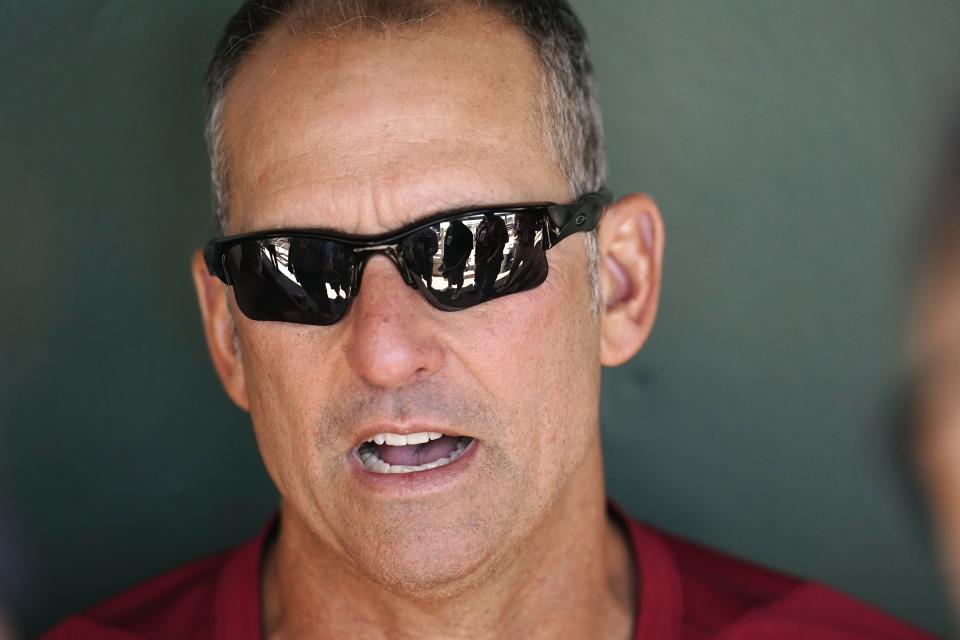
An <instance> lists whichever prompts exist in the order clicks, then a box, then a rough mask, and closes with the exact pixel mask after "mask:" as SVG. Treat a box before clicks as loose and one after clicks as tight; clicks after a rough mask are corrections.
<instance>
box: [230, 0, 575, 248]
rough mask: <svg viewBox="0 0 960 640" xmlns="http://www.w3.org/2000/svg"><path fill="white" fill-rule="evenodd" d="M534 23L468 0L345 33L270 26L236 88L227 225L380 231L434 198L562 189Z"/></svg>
mask: <svg viewBox="0 0 960 640" xmlns="http://www.w3.org/2000/svg"><path fill="white" fill-rule="evenodd" d="M539 83H540V75H539V67H538V65H537V62H536V58H535V55H534V53H533V52H532V50H531V48H530V46H529V43H528V41H527V39H526V37H525V36H524V35H523V34H522V33H521V32H520V31H519V30H517V29H515V28H513V27H512V26H509V25H507V24H506V23H505V22H503V21H502V20H500V19H497V18H495V17H492V16H491V15H489V14H485V13H481V12H478V11H473V12H466V11H460V12H458V13H452V14H449V15H446V16H444V17H440V18H433V19H430V20H428V21H427V22H426V23H424V25H423V26H422V27H405V28H400V29H392V30H390V31H388V32H386V33H379V32H378V33H373V34H363V33H359V34H358V33H345V34H342V35H339V36H336V37H333V36H329V35H328V36H324V37H315V36H310V35H298V36H291V35H290V32H289V30H288V29H286V28H284V27H282V26H280V27H278V28H275V29H273V30H272V31H271V32H270V33H269V34H267V36H266V37H265V40H264V41H263V42H262V43H260V45H258V46H257V47H256V48H255V50H254V51H253V53H252V55H251V56H250V57H249V58H248V59H247V60H246V61H245V62H244V63H243V65H242V67H241V68H240V70H239V71H238V73H237V75H236V76H235V77H234V79H233V80H232V81H231V83H230V85H229V86H228V88H227V92H226V96H225V106H224V130H225V137H224V141H225V146H226V154H227V162H228V166H229V170H228V192H229V195H228V203H229V215H230V232H231V233H237V232H243V231H252V230H257V229H265V228H277V227H285V226H286V227H293V226H299V227H323V228H332V229H339V230H343V231H346V232H351V233H379V232H382V231H386V230H390V229H394V228H397V227H398V226H401V225H402V224H405V223H408V222H410V221H412V220H414V219H417V218H420V217H423V216H424V215H428V214H430V213H433V212H435V211H438V210H443V209H447V208H456V207H462V206H470V205H473V204H486V203H494V202H496V203H505V202H521V201H535V200H541V201H542V200H553V199H559V198H564V197H565V195H566V194H565V192H566V183H565V181H564V180H563V178H562V176H561V174H560V172H559V169H558V168H557V167H556V165H555V163H553V162H552V161H551V160H550V156H549V153H548V152H547V150H546V145H545V142H544V136H543V135H542V126H541V124H540V110H539Z"/></svg>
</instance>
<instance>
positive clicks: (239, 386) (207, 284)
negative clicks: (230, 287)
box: [191, 249, 250, 411]
mask: <svg viewBox="0 0 960 640" xmlns="http://www.w3.org/2000/svg"><path fill="white" fill-rule="evenodd" d="M191 272H192V275H193V284H194V287H195V289H196V292H197V302H198V303H199V305H200V314H201V316H202V317H203V331H204V335H205V336H206V339H207V347H208V349H209V350H210V358H211V360H212V361H213V368H214V370H215V371H216V372H217V376H218V377H219V378H220V382H221V383H222V384H223V388H224V390H225V391H226V392H227V395H228V396H230V399H231V400H233V402H234V403H235V404H236V405H237V406H238V407H240V408H241V409H243V410H244V411H248V410H249V406H250V405H249V402H248V400H247V390H246V382H245V378H244V371H243V362H242V360H241V358H240V354H239V353H237V351H236V349H235V348H234V327H233V321H232V319H231V317H230V309H229V308H228V307H227V288H226V285H224V284H223V283H222V282H220V280H218V279H217V278H216V277H214V276H211V275H210V274H209V273H207V267H206V264H205V263H204V261H203V251H202V250H200V249H198V250H197V251H195V252H194V254H193V258H192V260H191Z"/></svg>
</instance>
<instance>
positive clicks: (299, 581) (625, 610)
mask: <svg viewBox="0 0 960 640" xmlns="http://www.w3.org/2000/svg"><path fill="white" fill-rule="evenodd" d="M281 514H282V516H281V528H280V533H279V535H278V537H277V540H276V542H275V544H274V545H273V547H272V548H271V549H270V550H269V551H268V552H267V555H266V559H265V563H264V572H263V585H262V587H263V591H262V593H263V620H264V628H265V637H266V638H271V639H278V638H299V637H330V638H344V637H350V638H362V639H367V638H370V639H373V638H398V639H406V638H424V639H432V638H438V639H439V638H445V639H456V638H467V637H469V638H475V639H484V638H491V639H492V638H504V637H508V638H512V637H538V638H553V637H568V638H569V637H574V638H628V637H629V634H630V629H631V626H632V621H633V615H634V612H633V608H634V602H635V597H634V592H635V587H634V583H633V567H632V561H631V556H630V550H629V547H628V543H627V540H626V538H625V535H624V534H623V532H621V531H620V528H619V526H618V525H616V524H615V523H614V522H613V521H611V520H610V519H609V518H608V516H607V511H606V498H605V493H604V486H603V472H602V463H601V459H600V446H599V439H598V440H597V443H596V445H595V446H594V447H592V448H591V451H590V453H589V454H588V455H587V456H586V458H585V459H584V461H583V463H582V464H581V466H580V467H579V468H578V470H577V471H576V472H575V473H574V474H573V476H572V477H571V478H570V481H569V482H568V483H567V485H566V487H565V488H564V489H563V491H562V492H561V494H560V496H559V497H558V499H557V501H556V502H555V503H554V505H553V507H552V509H551V510H550V511H549V512H548V513H547V514H546V517H545V518H544V519H543V520H542V522H541V523H540V524H539V525H538V526H537V527H536V528H535V529H534V531H533V532H532V533H531V535H530V536H528V537H527V538H526V540H524V541H523V542H522V543H521V544H520V545H518V548H516V549H514V550H513V552H512V553H510V554H509V557H510V563H509V566H508V567H506V568H505V569H504V570H502V571H497V572H492V573H493V575H492V576H491V577H489V578H488V579H486V580H483V581H477V582H474V583H473V584H471V585H470V586H469V587H468V588H467V589H466V590H452V591H458V594H457V595H456V596H453V597H440V598H437V597H431V598H422V597H417V595H416V594H407V593H396V592H394V591H390V590H387V589H385V588H384V587H383V586H382V585H379V584H378V583H376V582H374V581H372V580H370V578H369V577H367V576H365V575H363V574H361V573H359V572H358V571H357V570H356V568H355V566H354V565H353V564H351V563H350V562H349V560H348V559H346V558H343V557H340V556H338V555H337V554H336V553H334V552H333V550H332V549H331V548H330V547H329V546H327V545H325V544H323V543H322V542H319V541H318V540H317V539H316V538H315V536H313V535H311V534H310V532H309V531H308V530H307V528H306V526H305V523H304V522H303V521H302V520H301V519H299V518H298V517H297V515H296V514H295V513H294V512H293V511H292V510H291V509H288V508H283V507H281ZM320 634H322V635H320Z"/></svg>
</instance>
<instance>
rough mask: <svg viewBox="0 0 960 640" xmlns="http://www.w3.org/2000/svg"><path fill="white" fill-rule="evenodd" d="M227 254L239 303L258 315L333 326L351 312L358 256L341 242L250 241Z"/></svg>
mask: <svg viewBox="0 0 960 640" xmlns="http://www.w3.org/2000/svg"><path fill="white" fill-rule="evenodd" d="M227 255H228V259H229V264H230V273H231V276H232V278H233V289H234V293H235V295H236V298H237V305H238V306H239V307H240V310H241V311H243V313H244V315H246V316H247V317H248V318H251V319H252V320H273V321H278V322H295V323H299V324H315V325H329V324H333V323H334V322H337V321H338V320H339V319H340V318H342V317H343V316H344V314H345V313H346V312H347V308H348V307H349V304H350V298H351V296H352V294H353V290H352V273H353V266H354V260H355V258H354V255H353V252H352V251H350V250H349V249H348V248H345V247H343V246H342V245H340V244H339V243H336V242H330V241H326V240H319V239H316V238H298V237H284V238H270V239H264V240H250V241H247V242H242V243H240V244H237V245H234V246H233V247H231V248H230V249H229V250H228V252H227Z"/></svg>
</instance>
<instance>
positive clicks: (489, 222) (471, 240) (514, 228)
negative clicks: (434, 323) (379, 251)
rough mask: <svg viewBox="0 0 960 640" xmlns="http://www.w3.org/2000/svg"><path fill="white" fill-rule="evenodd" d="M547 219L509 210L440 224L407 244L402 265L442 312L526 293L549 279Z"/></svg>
mask: <svg viewBox="0 0 960 640" xmlns="http://www.w3.org/2000/svg"><path fill="white" fill-rule="evenodd" d="M543 220H544V216H543V214H542V213H539V212H529V213H528V212H523V213H510V212H505V213H497V214H486V215H473V216H466V217H463V218H459V219H455V220H452V221H449V222H441V223H440V224H438V225H435V226H433V227H429V228H426V229H423V230H421V231H420V232H418V233H416V234H414V235H413V236H411V237H409V238H407V239H406V240H405V241H404V244H403V254H404V256H403V257H404V261H405V262H406V264H407V266H408V269H409V270H410V271H412V272H413V273H414V274H415V275H416V276H417V277H419V278H420V280H421V282H422V283H423V286H424V287H425V288H426V289H427V290H428V294H430V295H431V296H432V298H433V299H434V300H435V301H436V302H437V303H438V306H440V307H441V308H446V309H463V308H466V307H470V306H473V305H475V304H479V303H481V302H483V301H485V300H490V299H493V298H499V297H500V296H504V295H507V294H510V293H517V292H520V291H526V290H528V289H532V288H534V287H536V286H538V285H540V284H542V283H543V281H544V280H545V279H546V277H547V258H546V253H545V246H544V242H543V231H544V229H543Z"/></svg>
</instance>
